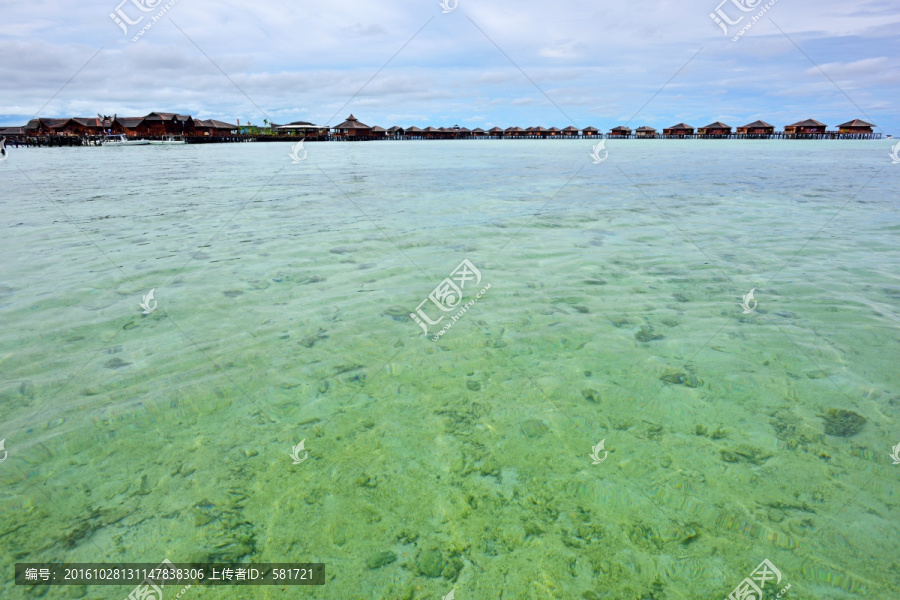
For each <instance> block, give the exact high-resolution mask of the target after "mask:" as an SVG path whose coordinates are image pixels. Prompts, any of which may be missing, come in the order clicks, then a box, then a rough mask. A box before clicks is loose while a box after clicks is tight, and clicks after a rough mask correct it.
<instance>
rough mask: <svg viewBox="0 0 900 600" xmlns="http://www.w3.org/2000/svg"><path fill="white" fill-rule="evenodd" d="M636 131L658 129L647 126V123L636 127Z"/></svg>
mask: <svg viewBox="0 0 900 600" xmlns="http://www.w3.org/2000/svg"><path fill="white" fill-rule="evenodd" d="M635 131H656V130H655V129H653V128H652V127H647V126H646V125H641V126H640V127H638V128H637V129H635Z"/></svg>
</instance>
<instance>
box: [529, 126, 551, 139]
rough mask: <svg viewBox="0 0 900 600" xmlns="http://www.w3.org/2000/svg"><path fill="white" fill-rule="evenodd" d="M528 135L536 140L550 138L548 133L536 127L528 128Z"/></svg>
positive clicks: (544, 129) (546, 130)
mask: <svg viewBox="0 0 900 600" xmlns="http://www.w3.org/2000/svg"><path fill="white" fill-rule="evenodd" d="M528 135H529V136H531V137H536V138H545V137H550V131H549V130H548V129H546V128H544V127H541V126H540V125H538V126H537V127H529V128H528Z"/></svg>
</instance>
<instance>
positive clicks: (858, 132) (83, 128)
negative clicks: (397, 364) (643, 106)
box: [0, 112, 881, 141]
mask: <svg viewBox="0 0 900 600" xmlns="http://www.w3.org/2000/svg"><path fill="white" fill-rule="evenodd" d="M874 127H875V126H874V125H872V124H871V123H867V122H865V121H861V120H859V119H855V120H853V121H848V122H847V123H843V124H841V125H838V129H837V131H828V130H827V126H826V125H825V124H824V123H820V122H819V121H816V120H813V119H807V120H805V121H800V122H798V123H794V124H792V125H786V126H785V127H784V130H783V131H776V130H775V126H774V125H770V124H769V123H766V122H765V121H754V122H753V123H749V124H747V125H744V126H742V127H737V128H736V129H735V128H732V127H731V126H730V125H726V124H724V123H722V122H719V121H716V122H715V123H710V124H709V125H706V126H704V127H698V128H694V127H692V126H691V125H687V124H686V123H678V124H677V125H673V126H672V127H666V128H665V129H663V130H662V133H660V132H659V131H658V130H656V129H654V128H652V127H647V126H642V127H638V128H637V129H634V130H632V129H631V128H629V127H627V126H624V125H622V126H619V127H613V128H612V129H611V130H610V131H609V132H608V133H607V134H606V135H603V134H602V133H601V132H600V130H598V129H597V128H596V127H585V128H582V129H579V128H577V127H574V126H571V125H570V126H569V127H565V128H563V129H558V128H556V127H550V128H549V129H547V128H544V127H528V128H527V129H523V128H521V127H507V128H505V129H504V128H500V127H493V128H491V129H487V130H485V129H481V128H480V127H476V128H475V129H468V128H466V127H460V126H459V125H454V126H453V127H439V128H435V127H425V128H419V127H415V126H413V127H398V126H394V127H391V128H389V129H385V128H383V127H379V126H377V125H375V126H369V125H366V124H365V123H362V122H360V121H359V120H358V119H357V118H356V117H354V116H353V115H352V114H351V115H350V116H349V117H347V119H346V120H344V121H343V122H342V123H340V124H338V125H335V126H333V127H328V126H322V125H315V124H313V123H310V122H307V121H295V122H293V123H289V124H287V125H275V124H268V126H267V127H266V128H265V129H263V130H260V129H258V128H257V129H256V131H255V133H254V134H253V135H254V137H256V138H257V139H259V140H263V139H281V138H283V137H303V138H306V139H318V140H372V139H471V138H493V139H499V138H532V139H536V138H603V137H607V138H644V139H646V138H842V139H878V138H880V137H881V134H880V133H875V132H874V131H873V128H874ZM108 134H125V135H127V136H129V137H135V138H153V137H164V136H171V135H180V136H184V137H185V138H188V139H191V138H193V139H194V140H196V141H204V140H207V139H208V140H209V141H214V140H213V139H215V138H219V139H221V140H222V141H225V140H232V139H234V140H237V139H241V138H242V137H246V135H250V131H249V130H248V128H247V127H244V128H241V127H240V126H239V125H232V124H230V123H225V122H223V121H217V120H215V119H209V120H205V121H204V120H201V119H194V118H193V117H191V116H190V115H179V114H176V113H160V112H154V113H150V114H149V115H147V116H144V117H118V116H116V115H113V116H111V117H110V116H103V115H97V117H96V118H93V117H91V118H77V117H76V118H68V119H44V118H40V119H32V120H31V121H29V122H28V124H27V125H25V126H24V127H8V128H0V136H12V137H16V138H19V137H25V138H28V137H39V136H76V137H82V138H84V137H91V136H102V135H108ZM210 138H213V139H210Z"/></svg>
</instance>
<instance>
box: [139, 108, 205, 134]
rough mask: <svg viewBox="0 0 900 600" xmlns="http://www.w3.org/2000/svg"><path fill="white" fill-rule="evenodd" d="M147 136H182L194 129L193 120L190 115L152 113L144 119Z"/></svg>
mask: <svg viewBox="0 0 900 600" xmlns="http://www.w3.org/2000/svg"><path fill="white" fill-rule="evenodd" d="M143 125H144V127H146V130H147V135H151V136H164V135H184V134H185V133H191V132H192V131H193V129H194V119H193V118H191V116H190V115H179V114H175V113H156V112H152V113H150V114H149V115H147V116H146V117H144V123H143Z"/></svg>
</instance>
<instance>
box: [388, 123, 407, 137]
mask: <svg viewBox="0 0 900 600" xmlns="http://www.w3.org/2000/svg"><path fill="white" fill-rule="evenodd" d="M405 135H406V131H405V130H404V129H403V128H402V127H398V126H397V125H394V126H393V127H391V128H390V129H388V137H389V138H391V139H395V140H398V139H400V138H402V137H403V136H405Z"/></svg>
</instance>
